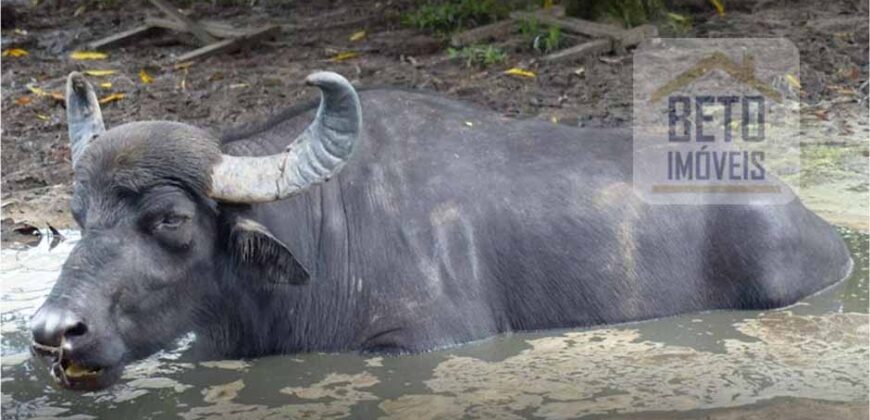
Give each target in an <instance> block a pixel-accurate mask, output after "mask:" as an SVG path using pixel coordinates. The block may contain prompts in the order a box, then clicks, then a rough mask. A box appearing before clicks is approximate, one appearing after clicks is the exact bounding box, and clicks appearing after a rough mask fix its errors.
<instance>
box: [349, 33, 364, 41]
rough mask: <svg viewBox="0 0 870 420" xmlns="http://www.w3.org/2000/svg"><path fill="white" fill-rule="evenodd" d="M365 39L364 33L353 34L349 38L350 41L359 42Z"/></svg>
mask: <svg viewBox="0 0 870 420" xmlns="http://www.w3.org/2000/svg"><path fill="white" fill-rule="evenodd" d="M365 37H366V31H359V32H354V33H353V35H351V36H350V38H349V39H350V40H351V41H360V40H362V39H363V38H365Z"/></svg>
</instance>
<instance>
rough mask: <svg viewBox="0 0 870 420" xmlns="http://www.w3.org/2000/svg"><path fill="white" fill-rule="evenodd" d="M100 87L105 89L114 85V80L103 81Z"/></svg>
mask: <svg viewBox="0 0 870 420" xmlns="http://www.w3.org/2000/svg"><path fill="white" fill-rule="evenodd" d="M100 87H101V88H103V89H108V88H110V87H112V82H103V83H100Z"/></svg>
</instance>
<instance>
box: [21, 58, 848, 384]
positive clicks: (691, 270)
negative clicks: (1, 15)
mask: <svg viewBox="0 0 870 420" xmlns="http://www.w3.org/2000/svg"><path fill="white" fill-rule="evenodd" d="M307 82H308V83H309V84H311V85H314V86H316V87H318V88H319V89H320V92H321V99H320V104H319V106H317V105H316V103H312V104H310V105H304V106H298V107H296V108H293V109H291V110H289V111H287V112H285V113H283V114H282V115H279V116H277V117H275V118H273V119H272V120H271V121H269V122H268V123H266V124H264V125H261V126H258V127H254V128H250V127H249V128H245V129H237V130H234V131H232V132H229V133H228V134H225V135H223V136H222V137H219V136H217V135H214V134H211V133H210V132H209V131H205V130H202V129H199V128H196V127H193V126H190V125H186V124H181V123H177V122H168V121H152V122H133V123H128V124H124V125H120V126H117V127H114V128H112V129H110V130H106V129H105V128H104V125H103V122H102V117H101V113H100V109H99V105H98V104H97V101H96V98H95V96H94V93H93V89H92V88H91V87H90V85H89V84H88V83H87V81H86V80H85V79H84V77H83V76H82V75H80V74H77V73H73V74H71V75H70V77H69V79H68V83H67V90H66V95H67V113H68V119H69V134H70V138H71V151H72V162H73V165H74V168H75V182H74V185H75V186H74V195H73V199H72V212H73V215H74V217H75V220H76V222H77V223H78V225H79V226H80V227H81V229H82V238H81V241H80V242H79V243H78V244H77V245H76V246H75V248H74V250H73V251H72V253H71V255H70V256H69V259H68V260H67V261H66V263H65V264H64V266H63V270H62V272H61V274H60V277H59V279H58V281H57V283H56V285H55V286H54V288H53V289H52V291H51V293H50V295H49V296H48V298H47V300H46V302H45V304H44V305H43V306H42V307H41V308H40V309H39V310H38V312H37V313H36V314H35V315H34V317H33V319H32V320H31V327H32V334H33V349H34V352H35V353H37V354H39V355H41V356H44V358H45V359H47V360H49V361H50V364H51V371H52V373H53V376H54V377H55V378H56V379H57V381H58V382H59V383H60V384H61V385H62V386H64V387H67V388H72V389H95V388H101V387H105V386H108V385H109V384H111V383H112V382H113V381H115V380H116V379H117V378H118V377H119V375H120V373H121V371H122V369H123V367H124V365H125V364H126V363H128V362H130V361H132V360H135V359H139V358H142V357H145V356H147V355H149V354H151V353H153V352H155V351H156V350H158V349H161V348H163V347H166V346H169V345H171V343H173V342H174V340H175V339H177V338H178V337H180V336H182V335H184V334H186V333H188V332H191V331H192V332H194V333H195V334H196V335H197V344H198V345H199V346H200V347H201V348H203V349H207V350H208V351H209V352H211V354H210V355H211V356H214V357H254V356H260V355H267V354H278V353H294V352H309V351H345V350H358V351H365V352H386V353H393V354H396V353H406V352H419V351H426V350H431V349H436V348H442V347H445V346H450V345H454V344H457V343H463V342H468V341H471V340H476V339H481V338H484V337H489V336H492V335H494V334H498V333H503V332H509V331H525V330H538V329H545V328H558V327H579V326H590V325H596V324H606V323H617V322H625V321H631V320H640V319H647V318H654V317H662V316H667V315H673V314H678V313H685V312H689V311H701V310H710V309H726V308H727V309H758V308H772V307H777V306H782V305H786V304H790V303H792V302H795V301H796V300H798V299H800V298H802V297H804V296H807V295H808V294H811V293H813V292H815V291H817V290H819V289H822V288H824V287H825V286H826V285H830V284H832V283H834V282H836V281H837V280H839V279H842V278H843V277H845V276H846V275H847V273H848V271H849V270H850V268H851V259H850V256H849V253H848V252H847V249H846V247H845V244H844V242H843V241H842V240H841V238H840V237H839V236H838V234H837V233H836V232H835V230H834V229H832V228H831V226H830V225H828V224H827V223H825V222H824V221H822V220H821V219H820V218H819V217H817V216H816V215H814V214H813V213H812V212H810V211H808V210H807V209H806V208H805V207H804V206H803V205H802V204H801V203H800V202H799V201H797V200H795V201H792V202H791V203H790V204H787V205H739V206H738V205H732V206H728V205H697V206H689V205H683V206H676V205H650V204H646V203H645V202H644V201H642V200H640V199H639V198H637V196H636V195H635V194H634V193H633V191H632V186H631V179H632V169H631V168H632V164H631V162H632V153H631V150H632V148H631V139H630V136H629V135H628V134H627V133H626V132H622V131H614V130H592V129H577V128H569V127H565V126H559V125H554V124H550V123H547V122H543V121H517V120H511V119H508V118H504V117H502V116H499V115H497V114H495V113H493V112H491V111H488V110H484V109H480V108H478V107H475V106H472V105H469V104H465V103H461V102H457V101H453V100H450V99H446V98H442V97H439V96H436V95H431V94H423V93H417V92H408V91H400V90H388V89H375V90H366V91H363V92H362V93H360V94H358V93H357V92H356V91H355V90H354V88H353V87H352V86H351V84H350V83H348V81H347V80H345V79H344V78H343V77H341V76H339V75H337V74H335V73H329V72H319V73H314V74H312V75H311V76H309V77H308V78H307ZM294 139H295V140H294Z"/></svg>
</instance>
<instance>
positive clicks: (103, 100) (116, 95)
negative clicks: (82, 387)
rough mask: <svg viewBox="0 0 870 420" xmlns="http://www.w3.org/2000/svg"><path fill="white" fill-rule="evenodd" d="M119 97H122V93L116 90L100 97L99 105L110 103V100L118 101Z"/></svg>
mask: <svg viewBox="0 0 870 420" xmlns="http://www.w3.org/2000/svg"><path fill="white" fill-rule="evenodd" d="M121 99H124V93H123V92H118V93H113V94H111V95H109V96H104V97H102V98H100V100H99V102H100V105H105V104H107V103H110V102H115V101H120V100H121Z"/></svg>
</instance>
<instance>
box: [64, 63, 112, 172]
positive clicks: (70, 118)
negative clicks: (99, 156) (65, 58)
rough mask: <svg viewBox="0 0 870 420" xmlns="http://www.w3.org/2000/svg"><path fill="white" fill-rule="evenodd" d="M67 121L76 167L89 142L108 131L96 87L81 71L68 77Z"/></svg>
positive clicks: (71, 152) (71, 150) (73, 160)
mask: <svg viewBox="0 0 870 420" xmlns="http://www.w3.org/2000/svg"><path fill="white" fill-rule="evenodd" d="M66 121H67V125H68V127H69V141H70V147H69V149H70V155H71V156H72V163H73V167H75V164H76V161H77V160H78V159H79V157H80V156H81V155H82V153H83V152H84V151H85V149H87V147H88V143H90V141H91V140H92V139H93V138H95V137H97V136H99V135H100V134H103V133H104V132H105V131H106V127H105V126H104V125H103V114H102V112H100V104H99V102H97V95H96V94H95V93H94V88H93V87H92V86H91V84H90V83H88V81H87V80H85V76H83V75H82V74H81V73H79V72H72V73H70V74H69V77H67V79H66Z"/></svg>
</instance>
